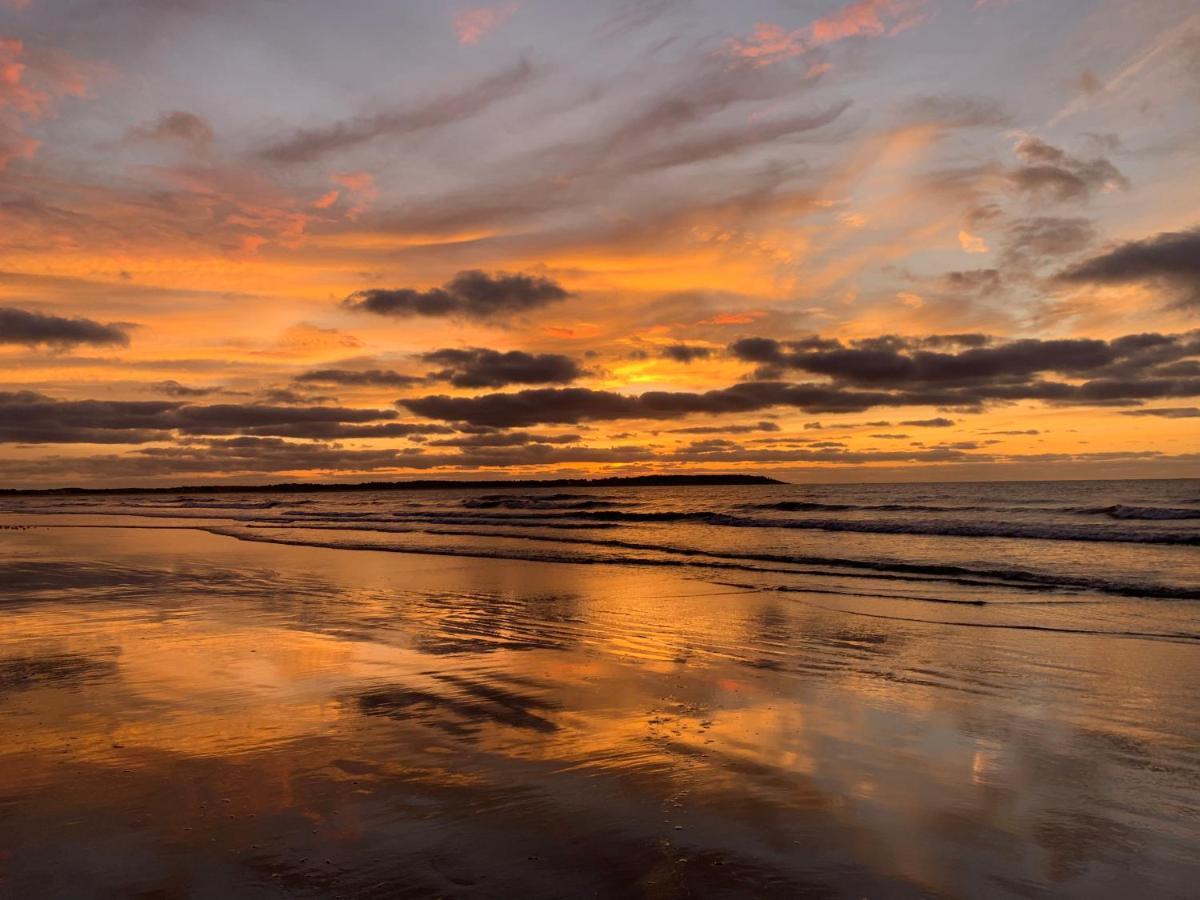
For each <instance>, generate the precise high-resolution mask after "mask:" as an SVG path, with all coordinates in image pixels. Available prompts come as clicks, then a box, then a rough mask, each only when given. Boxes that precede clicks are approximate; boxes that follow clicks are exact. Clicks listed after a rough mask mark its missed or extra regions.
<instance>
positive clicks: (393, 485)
mask: <svg viewBox="0 0 1200 900" xmlns="http://www.w3.org/2000/svg"><path fill="white" fill-rule="evenodd" d="M769 484H787V482H786V481H779V480H778V479H776V478H768V477H766V476H765V475H633V476H612V477H609V478H551V479H513V480H504V479H490V480H487V481H465V480H457V479H422V480H418V481H361V482H357V483H355V484H327V483H303V482H282V483H278V484H191V485H179V486H175V487H115V488H81V487H62V488H38V489H23V488H3V489H0V496H2V497H36V496H64V495H66V496H76V495H81V494H267V493H270V494H309V493H318V492H321V493H325V492H338V491H445V490H526V489H534V488H607V487H731V486H732V487H739V486H743V485H769Z"/></svg>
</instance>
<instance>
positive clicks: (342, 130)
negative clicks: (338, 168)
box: [259, 60, 535, 164]
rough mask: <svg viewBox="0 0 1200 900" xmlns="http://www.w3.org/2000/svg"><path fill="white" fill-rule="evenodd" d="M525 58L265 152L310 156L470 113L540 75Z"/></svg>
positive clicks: (294, 158) (272, 158) (271, 156)
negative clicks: (452, 88)
mask: <svg viewBox="0 0 1200 900" xmlns="http://www.w3.org/2000/svg"><path fill="white" fill-rule="evenodd" d="M534 75H535V71H534V68H533V66H532V65H530V64H529V62H527V61H525V60H522V61H520V62H518V63H517V64H516V65H513V66H510V67H509V68H507V69H505V70H504V71H502V72H499V73H497V74H495V75H492V76H489V77H488V78H485V79H483V80H482V81H480V82H478V83H476V84H473V85H470V86H468V87H466V88H464V89H462V90H460V91H457V92H456V93H453V94H447V95H443V96H440V97H433V98H430V99H429V100H427V101H426V102H424V103H421V104H418V105H416V106H413V107H411V108H409V109H401V110H391V111H388V112H382V113H376V114H374V115H368V116H360V117H357V118H354V119H349V120H346V121H342V122H335V123H333V124H331V125H326V126H323V127H320V128H309V129H302V130H300V131H297V132H296V133H295V134H293V135H291V136H290V137H288V138H286V139H284V140H282V141H277V142H275V143H273V144H270V145H268V146H267V147H264V148H263V149H262V150H261V151H260V152H259V156H260V157H261V158H262V159H264V160H267V161H269V162H273V163H285V164H286V163H300V162H310V161H312V160H316V159H319V158H321V157H323V156H327V155H329V154H333V153H338V152H341V151H345V150H349V149H351V148H354V147H357V146H360V145H362V144H365V143H367V142H369V141H372V140H375V139H376V138H381V137H393V138H395V137H402V136H404V135H408V134H415V133H416V132H419V131H425V130H427V129H431V128H438V127H441V126H445V125H449V124H452V123H454V122H459V121H462V120H464V119H469V118H471V117H473V116H476V115H478V114H479V113H481V112H483V111H484V110H485V109H487V108H488V107H490V106H492V105H493V104H495V103H498V102H499V101H501V100H504V99H506V98H508V97H511V96H513V95H514V94H516V93H517V92H518V91H520V90H521V89H522V88H523V87H525V86H526V85H527V84H528V83H529V82H530V81H531V80H532V78H533V77H534Z"/></svg>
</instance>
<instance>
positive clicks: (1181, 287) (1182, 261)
mask: <svg viewBox="0 0 1200 900" xmlns="http://www.w3.org/2000/svg"><path fill="white" fill-rule="evenodd" d="M1059 278H1060V280H1062V281H1065V282H1070V283H1076V284H1130V283H1135V282H1148V283H1151V284H1160V285H1163V286H1165V287H1167V288H1168V289H1169V290H1171V291H1172V292H1173V293H1175V294H1177V302H1178V303H1179V305H1181V306H1188V307H1192V308H1195V309H1200V227H1196V228H1191V229H1189V230H1187V231H1168V232H1163V233H1162V234H1158V235H1155V236H1154V237H1152V238H1146V239H1145V240H1141V241H1131V242H1129V243H1126V244H1121V245H1120V246H1118V247H1115V248H1114V249H1112V250H1110V251H1108V252H1107V253H1102V254H1101V255H1099V256H1095V257H1093V258H1091V259H1088V260H1085V261H1084V262H1082V263H1080V264H1079V265H1077V266H1073V267H1072V268H1069V269H1067V270H1066V271H1065V272H1063V273H1062V274H1061V275H1059Z"/></svg>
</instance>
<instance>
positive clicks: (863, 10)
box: [725, 0, 928, 74]
mask: <svg viewBox="0 0 1200 900" xmlns="http://www.w3.org/2000/svg"><path fill="white" fill-rule="evenodd" d="M927 3H928V0H858V2H856V3H851V4H849V5H847V6H843V7H842V8H841V9H838V10H836V11H835V12H833V13H831V14H830V15H828V16H823V17H822V18H820V19H817V20H815V21H813V22H811V23H810V24H808V25H805V26H802V27H800V28H796V29H793V30H791V31H788V30H786V29H784V28H783V27H781V26H779V25H775V24H772V23H770V22H760V23H758V24H756V25H755V26H754V32H753V35H752V36H751V37H750V38H747V39H745V40H743V39H738V38H735V39H733V40H731V41H729V42H728V43H727V44H726V47H725V52H726V54H727V55H729V56H732V57H735V58H736V59H740V60H744V61H746V62H748V63H749V64H750V65H754V66H768V65H771V64H772V63H776V62H780V61H782V60H785V59H791V58H792V57H795V56H801V55H803V54H805V53H807V52H808V51H809V50H811V49H812V48H814V47H818V46H821V45H823V44H832V43H836V42H837V41H842V40H845V39H846V38H851V37H857V36H859V35H870V36H880V35H889V36H890V35H894V34H899V33H900V32H901V31H904V30H906V29H908V28H911V27H912V26H913V25H915V24H917V23H918V22H919V21H921V19H922V18H923V16H924V12H923V10H924V8H925V6H926V5H927ZM826 68H827V67H821V69H820V71H818V73H817V74H820V72H821V71H825V70H826Z"/></svg>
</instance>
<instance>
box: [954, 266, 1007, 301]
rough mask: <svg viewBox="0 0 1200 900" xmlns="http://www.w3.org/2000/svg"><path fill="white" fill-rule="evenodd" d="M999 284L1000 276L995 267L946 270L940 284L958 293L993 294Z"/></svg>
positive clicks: (998, 287)
mask: <svg viewBox="0 0 1200 900" xmlns="http://www.w3.org/2000/svg"><path fill="white" fill-rule="evenodd" d="M1000 285H1001V277H1000V272H999V270H997V269H968V270H966V271H959V272H947V273H946V274H945V275H943V276H942V286H943V287H944V288H945V289H946V290H948V291H953V292H954V293H958V294H983V295H987V294H994V293H995V292H996V291H998V290H999V289H1000Z"/></svg>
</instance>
